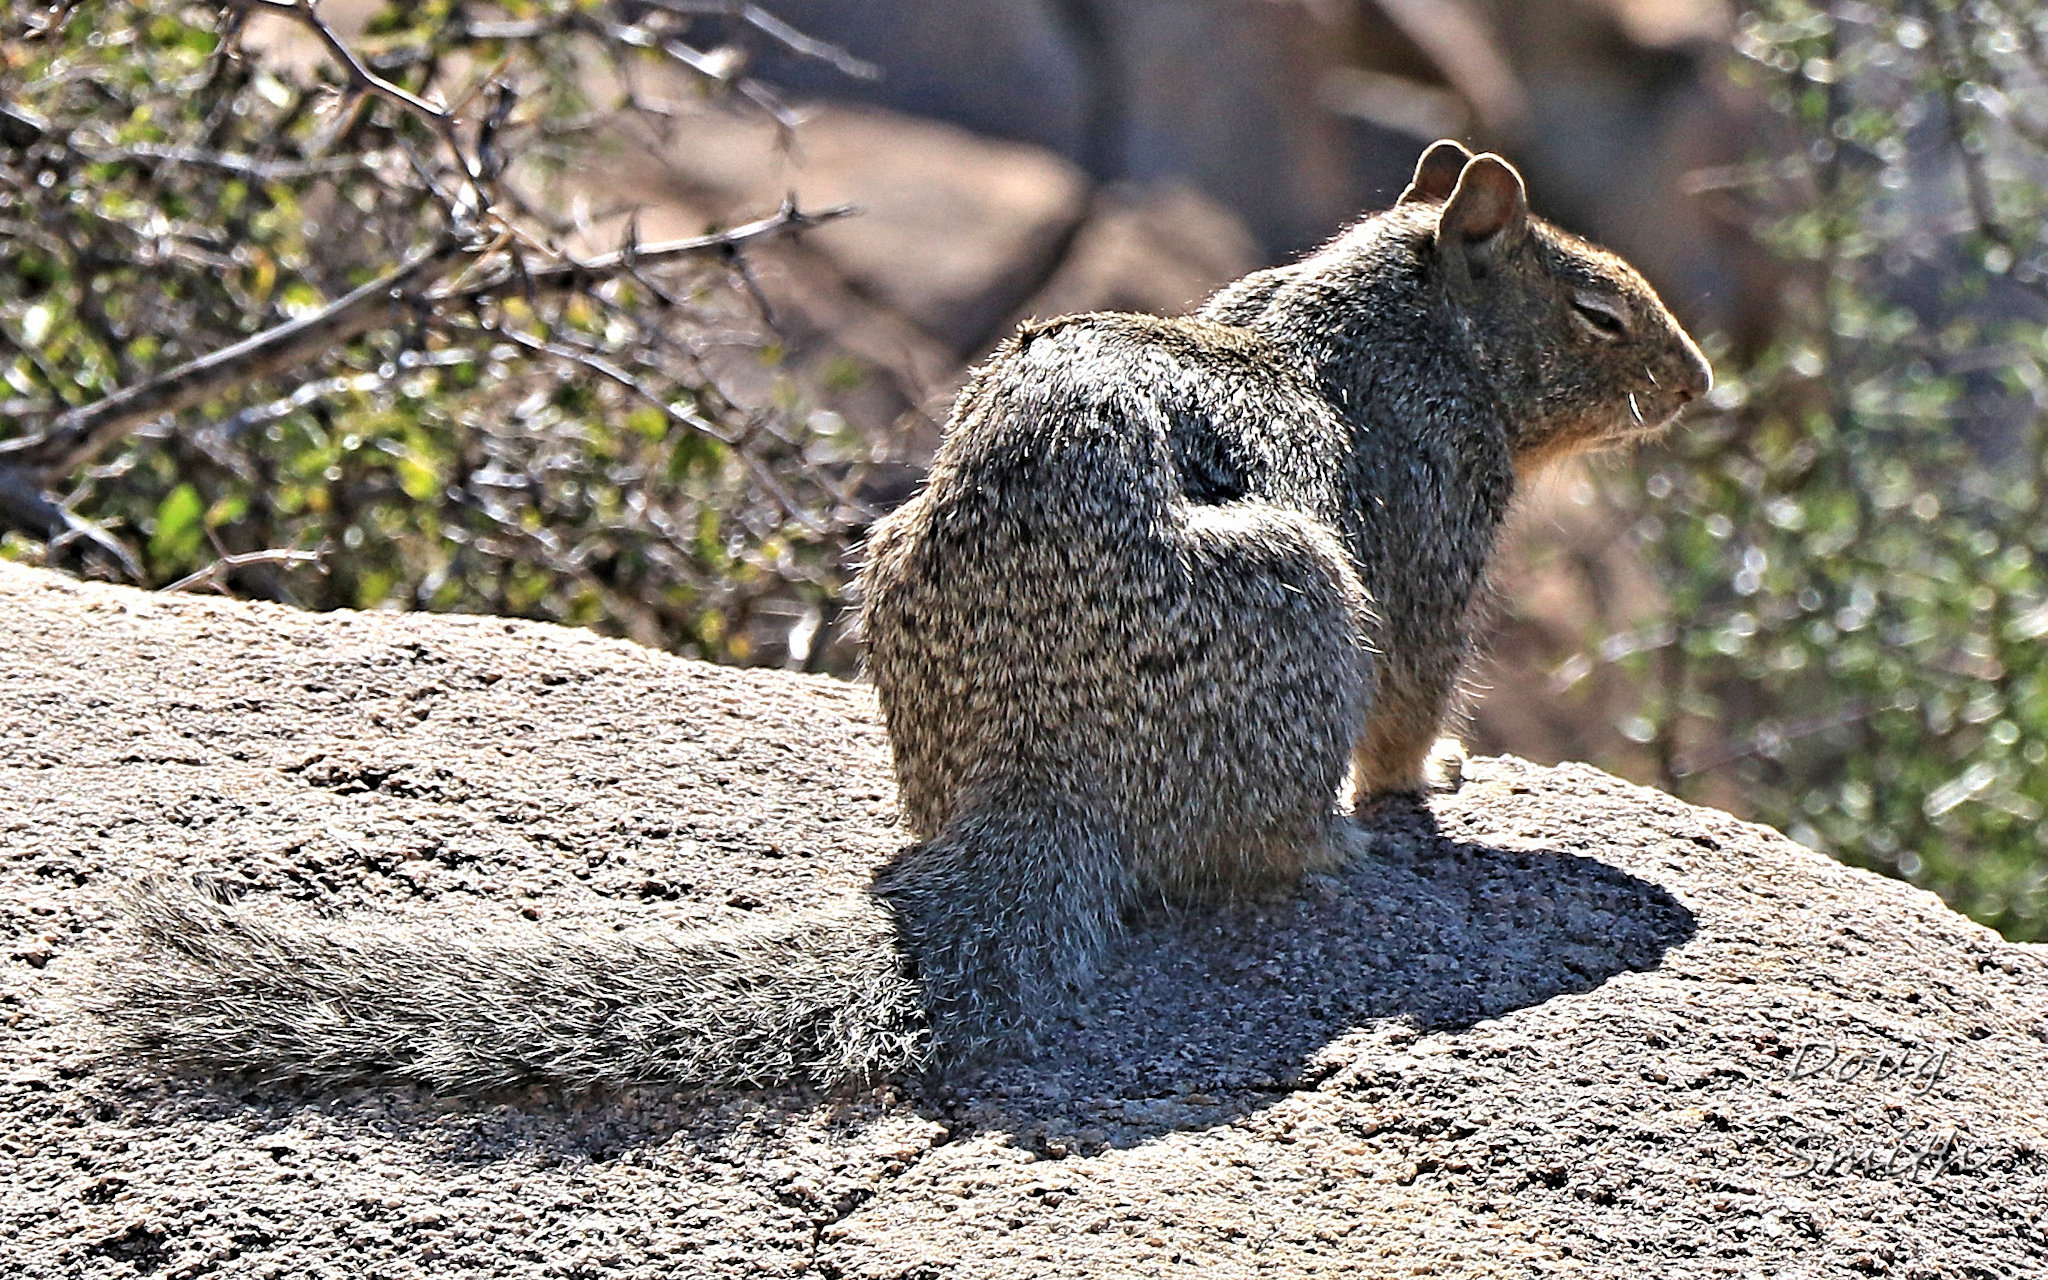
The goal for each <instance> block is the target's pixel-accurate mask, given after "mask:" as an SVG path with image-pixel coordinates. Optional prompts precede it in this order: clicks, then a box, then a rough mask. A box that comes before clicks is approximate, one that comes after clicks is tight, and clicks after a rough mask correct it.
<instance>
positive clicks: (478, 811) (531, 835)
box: [0, 563, 2048, 1280]
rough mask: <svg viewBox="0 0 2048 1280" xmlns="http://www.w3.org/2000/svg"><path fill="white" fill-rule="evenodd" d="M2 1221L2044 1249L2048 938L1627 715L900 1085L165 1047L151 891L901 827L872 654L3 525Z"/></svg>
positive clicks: (818, 1256) (772, 842)
mask: <svg viewBox="0 0 2048 1280" xmlns="http://www.w3.org/2000/svg"><path fill="white" fill-rule="evenodd" d="M0 636H4V637H5V639H4V641H0V1027H4V1028H5V1031H4V1035H0V1274H4V1275H6V1276H9V1277H24V1278H26V1280H59V1278H65V1280H69V1278H71V1277H116V1276H133V1275H150V1276H159V1277H201V1276H233V1277H242V1276H251V1277H255V1276H291V1277H302V1276H303V1277H327V1276H332V1277H379V1278H381V1277H389V1278H390V1280H401V1278H405V1277H416V1276H441V1275H464V1276H478V1277H488V1276H522V1277H524V1276H546V1277H611V1276H647V1277H655V1276H660V1277H694V1276H707V1277H709V1276H738V1275H749V1276H799V1275H803V1276H824V1277H902V1278H908V1277H941V1276H948V1277H950V1276H961V1277H969V1276H971V1277H1052V1276H1062V1277H1064V1276H1111V1277H1121V1276H1174V1275H1188V1276H1201V1277H1204V1280H1224V1278H1226V1277H1238V1276H1246V1277H1250V1276H1273V1277H1309V1276H1364V1277H1377V1276H1408V1275H1432V1276H1470V1277H1481V1276H1485V1277H1492V1276H1598V1277H1616V1278H1620V1277H1639V1276H1646V1275H1647V1276H1658V1277H1662V1278H1664V1280H1691V1278H1693V1277H1710V1276H1729V1277H1738V1276H1788V1277H1790V1276H1801V1277H1803V1276H1845V1277H1849V1276H1858V1277H1860V1276H1898V1277H1948V1276H1955V1277H2015V1278H2017V1277H2031V1276H2038V1275H2042V1274H2048V954H2044V949H2043V948H2041V947H2033V946H2022V945H2016V944H2011V943H2007V942H2004V941H2002V940H2001V939H1999V938H1998V937H1997V936H1996V935H1994V934H1992V933H1990V932H1989V931H1987V930H1985V929H1982V928H1980V927H1978V926H1976V925H1974V924H1972V923H1970V922H1969V921H1967V920H1965V919H1963V918H1962V917H1960V916H1958V915H1956V914H1954V913H1953V912H1951V911H1949V910H1948V909H1947V908H1946V907H1944V906H1943V905H1942V904H1941V903H1940V902H1939V901H1937V900H1936V899H1935V898H1933V897H1932V896H1930V895H1928V894H1926V893H1922V892H1920V891H1917V890H1914V889H1911V888H1909V887H1907V886H1904V885H1901V884H1897V883H1894V882H1891V881H1887V880H1883V879H1880V878H1878V877H1876V876H1872V875H1869V874H1866V873H1863V872H1860V871H1854V870H1850V869H1847V868H1844V867H1841V866H1839V865H1837V864H1835V863H1833V862H1830V861H1829V860H1827V859H1825V858H1823V857H1821V856H1819V855H1818V854H1815V853H1812V852H1810V851H1808V850H1806V849H1803V848H1801V847H1799V846H1798V845H1796V844H1793V843H1792V842H1790V841H1788V840H1786V839H1784V838H1783V837H1782V836H1779V835H1777V834H1776V833H1774V832H1772V831H1769V830H1767V829H1764V828H1760V827H1755V826H1749V825H1745V824H1743V823H1739V822H1737V821H1735V820H1733V819H1731V818H1729V817H1727V816H1725V815H1723V814H1719V813H1716V812H1712V811H1708V810H1702V809H1696V808H1691V807H1688V806H1686V805H1684V804H1681V803H1679V802H1677V801H1675V800H1672V799H1670V798H1668V797H1666V796H1663V795H1660V794H1658V793H1656V792H1653V791H1648V790H1644V789H1642V788H1638V787H1633V786H1629V785H1627V784H1624V783H1622V782H1619V781H1617V780H1615V779H1613V778H1611V777H1608V776H1606V775H1604V774H1601V773H1598V772H1596V771H1594V770H1591V769H1588V768H1584V767H1579V766H1565V767H1560V768H1554V769H1547V768H1539V767H1537V766H1534V765H1530V764H1526V763H1523V762H1520V761H1515V760H1511V759H1496V760H1482V761H1476V762H1474V763H1473V765H1472V766H1471V768H1470V769H1469V771H1468V775H1467V776H1468V781H1467V783H1466V785H1465V786H1464V788H1463V790H1462V791H1460V792H1459V793H1458V794H1456V795H1454V796H1449V797H1444V798H1441V799H1439V800H1438V801H1436V802H1435V803H1434V805H1433V807H1432V809H1431V810H1429V811H1423V810H1420V809H1406V810H1399V809H1397V810H1391V811H1388V812H1384V813H1381V814H1379V815H1377V816H1376V817H1375V818H1374V819H1373V820H1372V829H1373V838H1372V846H1373V852H1372V854H1371V855H1370V856H1369V857H1366V858H1363V859H1361V860H1360V861H1359V862H1358V863H1357V864H1356V865H1354V866H1352V867H1350V868H1348V869H1346V870H1344V871H1343V872H1341V873H1339V874H1335V875H1330V876H1325V877H1318V878H1316V879H1314V880H1312V881H1310V882H1309V883H1307V884H1305V885H1304V886H1302V888H1301V889H1300V891H1299V892H1297V893H1295V894H1293V895H1291V896H1288V897H1285V898H1281V899H1275V900H1272V901H1259V902H1242V903H1237V904H1233V905H1228V906H1224V907H1220V908H1215V909H1205V910H1199V911H1195V910H1182V911H1167V910H1163V909H1162V910H1161V911H1159V912H1156V913H1154V914H1153V915H1151V916H1149V917H1147V918H1144V919H1140V920H1137V921H1135V922H1134V926H1133V931H1132V933H1131V935H1130V937H1129V939H1128V941H1127V943H1126V944H1125V945H1124V946H1123V947H1122V948H1121V950H1120V951H1119V953H1118V955H1117V957H1116V958H1115V961H1114V963H1113V964H1112V965H1111V966H1110V968H1109V969H1108V970H1107V971H1106V972H1105V973H1104V974H1103V976H1102V978H1101V980H1100V981H1099V982H1098V983H1097V984H1096V985H1095V986H1094V987H1093V988H1092V989H1091V990H1090V991H1089V992H1088V993H1087V994H1086V996H1085V997H1084V998H1083V999H1082V1000H1081V1001H1080V1002H1079V1003H1077V1005H1076V1007H1075V1008H1074V1010H1073V1012H1072V1016H1071V1018H1070V1019H1069V1020H1068V1021H1067V1022H1066V1023H1065V1024H1063V1025H1062V1026H1061V1027H1059V1028H1057V1029H1056V1031H1055V1033H1054V1034H1053V1035H1051V1036H1049V1037H1048V1038H1047V1043H1046V1045H1045V1048H1044V1049H1043V1051H1042V1052H1041V1053H1040V1054H1039V1055H1038V1056H1037V1057H1036V1058H1035V1059H1033V1060H1029V1061H1009V1062H1003V1063H998V1064H995V1065H993V1066H990V1067H987V1068H985V1069H982V1070H979V1071H975V1072H972V1073H965V1074H962V1075H960V1076H958V1077H956V1078H953V1079H951V1080H946V1081H932V1080H906V1081H898V1082H894V1083H891V1084H889V1085H887V1086H884V1087H879V1088H875V1089H870V1090H866V1091H863V1092H858V1093H847V1094H840V1095H815V1094H807V1093H803V1092H800V1091H763V1092H749V1093H725V1094H712V1095H698V1096H684V1095H676V1094H672V1093H666V1092H663V1091H659V1090H640V1091H632V1092H626V1093H617V1094H608V1095H604V1096H583V1097H558V1096H551V1095H548V1094H545V1093H541V1092H529V1093H520V1094H516V1095H501V1096H492V1097H485V1098H445V1097H434V1096H431V1095H428V1094H426V1093H423V1092H420V1091H418V1090H415V1089H412V1088H408V1087H395V1086H393V1087H377V1086H366V1087H362V1088H357V1089H351V1090H347V1091H344V1092H332V1093H314V1092H307V1091H303V1090H294V1089H293V1088H291V1087H289V1086H280V1085H276V1084H267V1085H257V1084H252V1083H248V1082H242V1081H233V1080H225V1081H223V1080H200V1079H176V1078H166V1077H165V1076H163V1075H161V1074H160V1073H157V1072H155V1071H153V1070H152V1069H151V1068H149V1067H148V1066H147V1065H146V1064H138V1063H133V1062H127V1061H122V1060H119V1059H117V1058H113V1057H110V1056H109V1055H107V1054H105V1053H104V1052H102V1051H100V1050H98V1049H97V1048H96V1046H95V1043H94V1040H93V1036H92V1031H91V1028H90V1026H89V1025H88V1024H86V1023H84V1022H83V1021H82V1020H81V1019H80V1018H78V1017H77V1016H76V1015H74V1014H73V1013H71V1012H70V1009H69V1004H68V1002H69V1000H70V999H72V998H73V997H74V996H75V995H76V993H78V992H79V991H81V990H84V989H85V988H86V987H87V986H88V985H89V984H90V983H91V981H92V974H93V965H94V962H95V956H96V954H101V953H103V951H104V948H106V947H107V946H108V945H109V940H110V938H111V937H112V936H113V931H114V930H115V929H116V927H117V923H118V922H117V920H116V918H115V912H114V910H113V908H112V906H111V904H110V898H111V895H112V894H113V893H114V892H115V891H116V890H117V889H118V888H119V887H120V886H121V885H122V884H123V883H124V882H126V881H128V880H129V879H131V878H132V877H135V876H137V875H140V874H144V873H146V872H151V871H163V870H173V869H183V870H195V871H196V870H203V871H206V872H208V873H210V874H212V875H214V876H216V877H220V878H223V879H225V880H227V881H229V882H231V883H235V884H237V885H238V886H240V887H242V888H244V889H245V890H246V891H247V892H248V893H252V894H278V895H283V896H286V897H290V898H294V899H300V900H307V901H314V902H318V903H321V904H324V905H326V906H331V907H333V908H334V909H337V910H344V911H345V910H349V909H352V908H360V907H364V906H370V905H383V906H392V907H398V908H402V909H405V910H412V911H420V912H427V913H442V914H444V915H447V916H450V917H462V918H471V919H474V918H487V917H497V918H500V919H514V918H516V917H525V918H527V919H533V920H547V921H551V922H555V923H574V924H577V925H579V927H581V926H587V927H590V928H608V927H611V925H612V924H613V923H614V922H618V921H623V920H639V921H646V920H650V919H662V920H673V921H675V922H676V923H677V924H678V925H687V924H690V923H695V922H702V921H708V920H719V919H724V920H733V919H738V918H739V917H740V915H741V914H742V913H780V912H791V911H798V910H801V909H803V908H804V907H806V906H807V905H810V904H815V903H818V902H822V901H825V900H828V899H830V898H832V897H833V896H835V895H841V894H847V893H856V892H860V891H861V889H862V887H863V886H864V885H865V883H866V881H867V877H868V875H869V873H870V871H871V869H872V868H873V867H874V866H875V865H876V864H877V863H879V862H880V861H881V860H882V859H884V858H886V857H887V856H888V855H889V854H890V853H891V852H892V851H893V850H894V849H896V848H897V847H898V846H899V845H900V843H901V836H900V835H899V833H898V832H897V830H896V828H895V825H894V812H893V805H894V800H893V791H892V787H891V785H890V781H889V775H888V768H887V754H886V745H885V741H884V738H883V734H882V730H881V726H880V724H879V723H878V720H877V717H876V713H875V709H874V704H873V699H872V697H871V695H870V693H869V692H868V691H867V690H866V689H864V688H862V687H860V686H857V685H851V684H846V683H842V682H835V681H831V680H826V679H821V678H814V677H806V676H798V675H789V674H783V673H779V672H768V671H735V670H728V669H722V668H716V667H710V666H705V665H702V664H699V663H693V662H688V661H684V660H681V659H677V658H672V657H668V656H664V655H662V654H659V653H654V652H650V651H646V650H643V649H639V648H636V647H634V646H632V645H629V644H626V643H623V642H619V641H613V640H605V639H601V638H597V637H594V636H590V635H587V634H583V633H579V632H574V631H567V630H562V629H559V628H555V627H549V626H544V625H539V624H533V623H524V622H511V621H505V620H501V619H492V618H428V617H421V616H410V615H394V614H377V615H368V614H328V615H309V614H303V613H297V612H293V611H290V610H286V609H283V608H278V607H269V606H262V605H247V604H239V603H231V602H223V601H215V600H209V599H200V598H193V597H187V596H166V595H149V594H144V593H141V592H136V591H132V590H127V589H122V588H114V587H106V586H99V585H92V584H84V583H78V582H73V581H71V580H68V579H64V578H60V577H58V576H55V575H52V574H48V573H43V572H40V571H36V570H31V569H25V568H21V567H18V566H14V565H8V564H5V563H0Z"/></svg>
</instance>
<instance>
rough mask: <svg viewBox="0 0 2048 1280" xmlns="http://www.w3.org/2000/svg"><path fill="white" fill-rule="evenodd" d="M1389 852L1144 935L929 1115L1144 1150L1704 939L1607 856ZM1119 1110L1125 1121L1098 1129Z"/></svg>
mask: <svg viewBox="0 0 2048 1280" xmlns="http://www.w3.org/2000/svg"><path fill="white" fill-rule="evenodd" d="M1371 835H1372V844H1373V848H1372V852H1371V853H1370V854H1369V855H1367V856H1364V857H1361V858H1358V859H1356V860H1354V862H1353V863H1352V864H1351V865H1350V866H1348V867H1346V868H1344V869H1342V870H1341V871H1338V872H1336V873H1333V874H1330V875H1325V876H1317V877H1312V878H1311V879H1310V880H1309V881H1308V882H1307V883H1306V884H1305V885H1304V886H1303V888H1302V890H1301V891H1300V892H1299V893H1297V894H1296V895H1294V896H1293V897H1292V898H1290V899H1287V900H1284V901H1276V902H1264V903H1254V902H1244V903H1236V904H1232V905H1229V906H1225V907H1221V908H1216V909H1210V910H1189V911H1184V912H1176V913H1173V914H1172V915H1170V916H1166V915H1162V916H1160V917H1159V918H1155V919H1152V920H1149V921H1142V922H1138V923H1137V924H1136V926H1135V927H1134V928H1133V930H1132V933H1131V935H1130V936H1129V937H1128V938H1127V939H1126V941H1125V942H1124V944H1123V945H1122V946H1121V947H1120V948H1119V950H1118V953H1117V955H1116V956H1115V957H1114V959H1113V960H1112V961H1111V963H1110V964H1109V965H1108V966H1106V967H1105V969H1104V971H1103V973H1102V974H1101V976H1100V978H1099V979H1098V981H1097V982H1096V983H1095V984H1094V985H1093V986H1091V987H1090V988H1089V989H1088V990H1087V991H1085V992H1084V993H1082V994H1081V996H1080V997H1079V1000H1078V1001H1077V1004H1076V1007H1075V1009H1074V1011H1073V1013H1072V1014H1071V1016H1069V1017H1068V1018H1066V1019H1064V1020H1062V1022H1061V1023H1060V1024H1058V1025H1056V1026H1054V1027H1052V1028H1049V1029H1048V1030H1047V1031H1046V1032H1045V1033H1044V1034H1043V1035H1042V1036H1041V1037H1040V1041H1039V1048H1038V1052H1037V1053H1036V1055H1035V1056H1034V1057H1033V1058H1031V1059H1028V1060H1019V1061H1011V1062H999V1063H994V1064H991V1065H990V1066H989V1067H987V1068H986V1069H984V1070H982V1071H980V1072H978V1073H972V1072H970V1073H963V1074H961V1075H959V1076H958V1077H956V1078H955V1079H954V1080H952V1081H951V1082H949V1083H948V1084H947V1085H946V1086H944V1087H941V1088H937V1089H935V1090H933V1092H932V1093H931V1095H930V1096H929V1099H928V1101H929V1102H930V1103H931V1104H932V1105H933V1106H935V1107H937V1108H940V1109H942V1110H944V1111H946V1112H948V1113H950V1114H951V1116H952V1117H953V1118H954V1119H955V1120H956V1121H959V1122H965V1123H967V1124H970V1125H972V1126H974V1127H977V1128H984V1129H1007V1130H1010V1131H1012V1132H1015V1133H1017V1134H1018V1135H1019V1137H1020V1140H1022V1141H1024V1142H1026V1143H1027V1144H1031V1145H1042V1146H1046V1147H1048V1148H1051V1149H1052V1150H1053V1151H1054V1153H1055V1154H1057V1153H1058V1150H1059V1148H1060V1147H1061V1145H1062V1144H1063V1143H1064V1144H1065V1145H1070V1146H1077V1147H1079V1148H1082V1149H1085V1148H1087V1147H1089V1146H1091V1145H1111V1146H1126V1145H1133V1144H1135V1143H1139V1142H1143V1141H1147V1140H1149V1139H1150V1138H1153V1137H1157V1136H1159V1135H1160V1134H1162V1133H1165V1132H1168V1131H1171V1130H1174V1129H1183V1128H1199V1127H1206V1126H1207V1125H1210V1124H1214V1123H1219V1122H1223V1121H1227V1120H1228V1119H1230V1118H1231V1117H1233V1116H1240V1115H1243V1114H1245V1113H1246V1112H1248V1111H1250V1110H1255V1109H1257V1108H1258V1107H1261V1106H1264V1105H1266V1104H1267V1103H1268V1102H1269V1101H1274V1100H1277V1099H1279V1098H1280V1097H1284V1096H1286V1094H1287V1093H1288V1092H1290V1091H1292V1090H1294V1089H1298V1088H1301V1087H1304V1086H1305V1085H1310V1084H1313V1083H1314V1081H1315V1080H1316V1079H1318V1078H1320V1077H1321V1076H1322V1075H1323V1074H1326V1073H1327V1072H1328V1071H1329V1070H1331V1069H1333V1066H1334V1065H1335V1064H1330V1063H1319V1062H1318V1056H1319V1055H1320V1054H1321V1053H1322V1051H1323V1050H1325V1049H1326V1048H1328V1047H1329V1046H1331V1045H1332V1044H1333V1043H1334V1042H1335V1041H1337V1040H1339V1039H1340V1038H1342V1037H1344V1036H1346V1035H1348V1034H1351V1033H1352V1032H1355V1031H1358V1030H1361V1029H1370V1028H1373V1027H1374V1026H1375V1025H1381V1024H1388V1023H1391V1024H1394V1025H1395V1026H1397V1027H1405V1028H1410V1029H1412V1030H1414V1031H1424V1032H1427V1031H1456V1030H1460V1029H1463V1028H1465V1027H1469V1026H1471V1025H1472V1024H1473V1023H1475V1022H1478V1021H1480V1020H1481V1019H1485V1018H1493V1017H1498V1016H1500V1015H1502V1014H1505V1013H1508V1012H1510V1011H1512V1010H1515V1009H1520V1008H1524V1007H1527V1006H1530V1005H1535V1004H1540V1003H1542V1002H1543V1001H1546V1000H1549V999H1551V998H1553V997H1555V996H1560V995H1569V994H1573V993H1576V992H1582V991H1588V990H1591V989H1592V988H1594V987H1597V986H1599V985H1600V984H1601V983H1603V982H1605V981H1606V980H1607V979H1609V978H1611V977H1613V976H1614V975H1616V974H1619V973H1624V972H1628V971H1631V970H1644V969H1652V968H1655V967H1656V966H1657V965H1658V963H1659V962H1660V961H1661V959H1662V957H1663V955H1664V953H1665V952H1666V951H1667V950H1669V949H1670V948H1672V947H1674V946H1676V945H1678V944H1680V943H1682V942H1684V941H1685V940H1686V939H1688V938H1690V937H1691V936H1692V934H1693V931H1694V921H1693V916H1692V913H1691V912H1690V911H1688V910H1686V908H1685V907H1684V906H1683V905H1681V904H1680V903H1679V902H1678V901H1677V900H1676V899H1675V898H1673V897H1672V896H1671V895H1670V894H1669V893H1667V892H1665V891H1664V889H1662V888H1661V887H1659V886H1658V885H1655V884H1652V883H1650V882H1648V881H1645V880H1642V879H1639V878H1637V877H1635V876H1632V875H1629V874H1627V873H1626V872H1623V871H1620V870H1617V869H1616V868H1614V867H1611V866H1609V865H1607V864H1606V863H1603V862H1600V861H1598V860H1597V859H1594V858H1588V857H1581V856H1578V855H1575V854H1567V853H1558V852H1551V851H1539V852H1527V851H1510V850H1503V849H1495V848H1490V847H1487V846H1483V845H1476V844H1470V843H1465V842H1461V841H1455V840H1449V839H1446V838H1444V837H1442V836H1441V835H1439V834H1438V832H1437V830H1436V826H1435V822H1434V819H1433V818H1431V817H1430V816H1429V815H1428V814H1427V812H1417V811H1410V812H1406V813H1401V814H1397V815H1387V816H1383V817H1382V818H1380V819H1377V820H1376V821H1375V822H1374V823H1373V824H1372V827H1371ZM1175 1100H1181V1101H1175ZM1105 1110H1107V1112H1108V1113H1110V1114H1111V1116H1112V1123H1110V1124H1108V1125H1106V1126H1105V1125H1102V1124H1096V1123H1091V1121H1090V1120H1089V1116H1090V1115H1091V1114H1095V1113H1103V1112H1104V1111H1105ZM1075 1133H1078V1134H1080V1135H1082V1136H1080V1137H1079V1138H1078V1139H1075V1140H1072V1141H1068V1140H1067V1139H1065V1138H1063V1136H1062V1135H1066V1134H1075Z"/></svg>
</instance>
